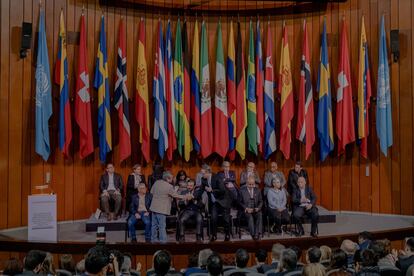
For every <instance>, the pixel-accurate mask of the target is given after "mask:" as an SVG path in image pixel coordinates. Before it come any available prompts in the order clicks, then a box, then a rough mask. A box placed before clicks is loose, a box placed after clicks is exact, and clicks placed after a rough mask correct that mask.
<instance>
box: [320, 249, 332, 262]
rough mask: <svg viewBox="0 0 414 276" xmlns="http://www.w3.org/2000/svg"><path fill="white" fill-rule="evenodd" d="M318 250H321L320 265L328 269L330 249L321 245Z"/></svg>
mask: <svg viewBox="0 0 414 276" xmlns="http://www.w3.org/2000/svg"><path fill="white" fill-rule="evenodd" d="M319 250H321V264H322V265H323V266H324V267H328V266H329V263H330V262H331V255H332V249H331V248H330V247H329V246H326V245H322V246H320V247H319Z"/></svg>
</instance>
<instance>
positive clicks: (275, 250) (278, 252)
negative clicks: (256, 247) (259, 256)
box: [272, 243, 285, 261]
mask: <svg viewBox="0 0 414 276" xmlns="http://www.w3.org/2000/svg"><path fill="white" fill-rule="evenodd" d="M283 250H285V246H284V245H283V244H281V243H275V244H273V246H272V261H280V257H281V256H282V251H283Z"/></svg>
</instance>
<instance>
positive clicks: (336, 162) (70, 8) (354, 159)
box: [0, 0, 414, 229]
mask: <svg viewBox="0 0 414 276" xmlns="http://www.w3.org/2000/svg"><path fill="white" fill-rule="evenodd" d="M42 2H43V3H42V7H43V8H44V9H45V13H46V32H47V41H48V49H49V61H50V68H51V72H52V74H51V77H52V78H53V77H54V75H53V71H54V66H55V62H56V54H57V47H58V45H57V41H58V30H59V16H60V10H61V9H63V11H64V14H65V21H66V30H67V32H78V31H79V20H80V16H81V14H82V6H83V5H85V10H84V13H85V19H86V29H87V47H88V66H89V78H90V93H91V97H92V102H91V103H92V117H93V118H92V122H93V127H94V129H96V126H97V118H96V114H97V90H96V89H95V88H93V80H94V73H95V60H96V50H97V46H98V42H99V29H100V20H101V15H102V13H103V14H104V15H105V30H106V34H107V46H108V47H107V48H108V49H107V50H108V70H109V74H108V75H109V84H110V86H109V87H110V94H111V97H112V98H113V94H114V84H115V80H116V74H115V72H116V53H117V42H118V27H119V20H120V19H121V17H124V20H125V22H126V28H127V38H126V42H127V74H128V80H127V87H128V92H129V97H130V99H131V102H130V112H131V113H130V115H131V116H130V119H131V122H130V125H131V141H132V155H131V157H130V158H128V159H127V160H126V161H125V162H122V163H120V162H119V156H118V155H119V139H118V129H119V122H118V118H117V112H116V110H115V109H114V108H112V109H111V112H112V114H111V115H112V137H113V152H112V153H111V154H110V155H109V156H108V160H112V161H113V162H114V163H115V166H116V169H117V171H118V172H119V173H121V175H122V176H123V177H124V179H125V180H126V177H127V175H128V174H129V173H130V171H131V169H130V168H131V166H132V165H133V164H134V163H137V162H139V163H141V162H143V159H142V155H141V151H140V145H139V143H138V142H137V140H138V135H139V131H138V125H137V123H136V121H135V115H134V112H135V110H134V104H135V81H136V62H137V54H138V53H137V42H138V27H139V21H140V18H141V17H143V18H145V22H146V26H145V27H146V50H147V51H146V58H147V64H148V68H147V70H148V84H149V101H150V110H151V114H153V113H152V112H153V97H152V78H153V68H154V57H155V49H154V47H153V46H154V45H155V40H156V32H157V23H158V14H157V12H156V11H153V10H149V9H148V10H127V9H125V8H117V7H108V6H101V5H100V4H99V0H95V1H86V0H75V1H70V0H56V1H51V0H46V1H42ZM412 2H413V1H401V0H396V1H392V4H393V5H391V1H390V0H370V1H362V0H349V1H347V2H345V3H334V4H329V5H328V8H327V10H326V11H321V13H308V14H304V15H300V16H296V15H271V16H270V24H269V27H270V28H271V31H272V35H273V65H274V72H275V80H276V82H277V81H278V71H279V63H280V42H281V35H282V21H283V20H286V25H287V28H288V31H289V49H290V58H291V66H292V73H293V75H292V78H293V91H294V93H295V96H296V97H297V96H298V93H299V81H300V77H299V73H300V57H301V51H302V24H303V19H304V18H306V19H307V23H308V38H309V42H310V45H309V48H310V52H311V72H312V80H313V87H314V96H315V97H317V91H316V80H317V72H318V65H319V51H320V34H321V32H322V24H323V20H324V18H325V17H326V20H327V30H328V36H329V49H328V50H329V59H330V66H331V88H332V96H333V97H335V95H336V88H337V73H338V68H337V67H338V54H339V52H338V51H339V45H338V44H339V31H340V26H341V21H342V15H345V19H346V22H347V27H348V39H349V46H350V47H349V49H350V53H349V54H350V59H351V60H350V62H351V71H352V75H351V80H352V88H353V95H354V96H355V97H357V81H358V78H357V72H358V55H359V49H358V46H359V38H360V21H361V16H362V15H365V24H366V32H367V37H368V43H369V54H370V68H371V78H372V88H373V95H374V96H376V86H377V70H378V69H377V65H378V32H379V22H380V18H381V16H382V14H383V13H385V19H386V33H387V39H388V43H389V30H390V29H400V51H401V56H400V61H399V62H398V63H394V62H391V55H390V53H389V56H390V71H391V95H392V108H393V133H394V145H393V147H392V149H391V150H390V155H391V157H389V158H386V157H384V156H383V155H382V153H381V152H380V151H379V147H378V141H377V137H376V128H375V127H376V125H375V109H376V105H375V102H372V105H371V110H370V116H371V120H370V138H369V141H370V143H369V144H370V146H369V155H370V159H368V160H364V159H362V158H361V157H360V156H359V148H358V147H357V146H355V145H352V146H350V147H349V148H348V149H347V154H346V155H343V156H341V157H339V158H338V157H337V156H336V152H337V151H336V149H335V152H334V153H333V154H332V155H331V156H329V157H328V158H327V160H326V161H325V162H322V163H321V162H320V160H319V145H318V144H319V143H318V141H316V143H315V146H314V148H313V153H312V155H311V157H310V159H309V160H308V161H304V162H303V163H304V166H305V168H307V169H308V171H309V177H310V184H311V185H312V186H313V188H314V190H315V192H316V194H317V196H318V202H319V203H320V204H322V205H323V206H324V207H326V208H328V209H334V210H354V211H368V212H370V211H372V212H381V213H395V214H413V213H414V210H413V208H414V206H413V203H412V198H413V196H414V193H413V184H412V177H413V175H412V167H413V162H412V156H413V147H412V140H413V123H412V119H413V118H414V113H413V110H412V109H413V96H412V93H411V91H412V76H413V74H414V73H413V72H414V70H412V64H413V62H414V55H413V54H412V34H413V22H414V21H413V20H412V16H413V12H414V4H413V3H412ZM182 3H183V2H182V1H181V0H175V1H173V2H172V3H168V4H166V5H172V6H176V5H182ZM395 3H397V4H396V5H395ZM228 4H229V2H228V1H224V2H223V1H219V3H218V4H217V5H219V6H227V5H228ZM233 4H234V3H232V4H231V5H233ZM213 5H216V4H213V3H212V4H211V5H210V4H208V3H203V5H202V8H203V9H208V8H209V7H210V6H211V7H212V6H213ZM238 5H239V6H240V7H247V6H251V5H255V6H257V7H260V6H264V5H265V4H264V3H263V1H260V2H255V3H254V4H252V3H250V2H249V1H246V0H244V1H239V2H238ZM273 5H274V6H278V5H282V6H285V5H288V4H287V3H280V4H279V3H278V4H276V3H274V4H273ZM0 7H1V9H0V14H1V19H0V22H1V26H0V36H1V38H2V40H3V41H7V40H9V43H2V45H1V46H0V63H1V68H0V88H1V89H0V116H1V118H2V120H0V129H4V130H7V131H2V132H1V133H0V151H1V152H2V154H1V157H0V178H1V179H2V180H4V181H1V182H0V207H1V208H0V210H1V211H0V228H1V229H2V228H9V227H14V226H20V225H25V224H26V221H27V196H28V195H29V194H31V193H33V192H34V186H36V185H40V184H43V183H44V180H45V173H46V172H51V174H52V189H53V190H54V192H56V193H57V195H58V202H59V204H58V219H59V220H71V219H82V218H86V217H88V216H89V214H90V213H91V212H92V211H94V210H95V209H96V208H97V206H98V200H97V198H98V190H99V188H98V182H99V178H100V175H101V174H102V172H103V170H104V166H103V165H102V164H101V163H100V161H99V159H98V152H99V149H98V147H97V145H98V137H97V135H96V133H95V136H94V143H95V145H96V147H95V153H94V154H92V155H91V156H90V157H87V158H86V159H85V160H80V159H79V153H78V151H79V141H78V140H79V130H78V127H77V126H76V123H75V120H74V117H73V116H72V118H73V119H72V123H73V126H72V129H73V141H72V145H71V156H70V158H69V159H64V158H63V156H62V154H61V152H60V150H59V149H58V115H59V106H58V96H59V88H58V86H57V85H53V96H54V97H53V112H54V114H53V116H52V118H51V120H50V121H49V125H50V133H51V146H52V154H51V157H50V160H49V161H48V162H43V161H42V159H41V158H40V157H39V156H38V155H37V154H36V153H35V152H34V135H35V129H34V97H35V92H34V88H35V79H34V70H35V61H36V56H35V55H36V50H37V45H36V42H37V35H36V34H37V28H38V17H39V15H38V13H39V0H32V1H31V0H18V1H11V0H4V1H1V6H0ZM169 18H170V19H171V21H172V32H173V36H174V35H175V29H176V20H177V15H161V20H162V23H163V31H164V35H165V31H166V26H167V20H168V19H169ZM259 18H260V20H261V34H262V46H263V54H264V53H265V45H266V44H265V42H266V39H267V38H266V35H265V34H266V30H267V20H268V17H267V15H265V14H260V15H259ZM217 19H218V18H216V17H205V20H206V22H207V29H208V37H209V65H210V80H211V87H214V78H215V54H216V53H215V52H216V28H217V22H218V20H217ZM252 19H253V23H254V28H256V20H257V17H256V15H255V16H253V17H252ZM23 20H24V21H28V22H33V33H34V35H33V36H34V39H33V42H32V46H33V47H32V49H31V50H29V52H28V57H26V59H24V60H21V59H20V58H19V55H18V50H19V48H20V44H19V43H20V26H21V22H22V21H23ZM183 20H184V16H183V15H182V16H181V22H182V23H183ZM198 20H199V24H201V21H202V15H201V14H200V15H199V16H198ZM230 20H231V16H226V17H222V18H221V22H222V32H223V46H224V54H225V55H227V41H228V37H227V36H228V30H229V26H230ZM187 21H188V24H187V25H188V26H187V27H188V30H187V31H188V34H189V44H190V50H191V49H192V48H191V45H192V37H193V29H194V21H195V15H194V14H191V15H187ZM240 21H241V28H242V36H243V47H244V53H245V55H244V58H246V57H247V51H248V47H247V46H248V41H247V40H246V39H248V37H249V30H248V28H249V21H250V18H249V17H242V18H240ZM236 22H237V19H236V18H234V19H233V24H234V25H233V27H234V29H235V31H237V25H236ZM199 27H201V25H200V26H199ZM254 31H256V30H254ZM78 52H79V47H78V45H77V44H76V43H75V44H73V43H68V45H67V55H68V62H69V93H70V96H71V97H74V96H75V84H76V73H77V69H76V68H77V57H78ZM246 62H247V61H246ZM246 62H245V64H246ZM400 68H404V69H400ZM22 76H23V77H24V80H26V81H23V82H22V81H18V80H20V79H21V77H22ZM400 87H401V89H400ZM402 88H404V89H402ZM276 91H277V90H276V89H275V95H277V94H276ZM212 93H213V91H212ZM213 94H214V93H213ZM213 101H214V98H213ZM112 103H113V102H112ZM70 104H71V107H72V112H74V103H73V102H71V103H70ZM314 104H315V117H316V116H317V102H316V101H315V102H314ZM275 107H276V131H277V143H278V146H279V142H280V141H279V130H280V102H279V101H276V103H275ZM333 107H334V108H333V109H334V110H333V111H334V112H333V115H334V116H335V102H333ZM296 112H297V102H295V114H296ZM407 114H408V115H407ZM315 121H316V120H315ZM334 121H335V117H334ZM150 125H151V133H152V131H153V129H152V128H153V118H151V119H150ZM295 131H296V118H295V119H294V120H293V122H292V138H293V139H292V145H291V160H284V158H283V156H282V155H281V153H280V152H279V151H278V152H277V153H275V154H273V155H272V156H271V160H276V161H277V162H278V163H279V168H280V170H282V171H283V172H284V173H285V174H286V175H287V173H288V171H289V169H290V168H291V167H292V166H293V160H294V159H304V147H303V145H300V143H299V142H297V141H296V140H295V139H294V137H295ZM151 146H152V151H151V156H152V157H153V159H154V160H158V157H157V156H156V142H155V141H153V142H152V144H151ZM248 158H249V159H251V160H254V161H255V162H256V163H257V169H258V171H259V173H260V175H263V173H264V171H265V169H266V168H267V167H268V162H264V161H263V160H261V159H260V160H259V159H258V158H256V157H253V156H252V155H250V154H248ZM192 160H194V163H185V162H182V161H181V160H180V159H178V158H177V159H175V160H174V161H173V162H165V164H166V166H167V167H169V168H170V169H171V170H172V171H173V172H174V173H176V172H177V171H178V170H180V169H181V168H184V169H185V170H186V171H187V173H188V174H189V175H190V176H192V177H194V176H195V174H196V173H197V172H198V170H199V166H200V165H201V163H202V161H201V160H196V159H195V155H194V157H193V159H192ZM221 161H222V160H221V159H220V158H216V159H215V158H210V159H209V160H208V162H209V163H211V165H212V167H213V170H215V171H217V170H219V168H220V164H221ZM245 165H246V161H240V160H237V161H235V162H234V164H233V169H234V170H235V171H236V173H237V174H238V175H239V174H240V172H241V171H242V170H243V169H244V168H245ZM367 171H368V173H369V175H368V176H366V172H367ZM144 172H145V174H147V175H148V174H149V173H150V172H151V164H147V165H146V166H144Z"/></svg>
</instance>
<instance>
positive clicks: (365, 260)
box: [354, 249, 381, 276]
mask: <svg viewBox="0 0 414 276" xmlns="http://www.w3.org/2000/svg"><path fill="white" fill-rule="evenodd" d="M354 262H355V275H357V276H375V275H378V276H380V275H381V274H380V269H379V267H378V265H377V262H378V259H377V256H376V255H375V253H374V251H372V250H371V249H363V250H360V249H359V250H357V252H355V256H354Z"/></svg>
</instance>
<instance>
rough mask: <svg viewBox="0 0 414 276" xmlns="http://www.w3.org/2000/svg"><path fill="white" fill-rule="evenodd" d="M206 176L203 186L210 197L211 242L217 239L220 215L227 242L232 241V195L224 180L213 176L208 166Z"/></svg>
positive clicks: (205, 170)
mask: <svg viewBox="0 0 414 276" xmlns="http://www.w3.org/2000/svg"><path fill="white" fill-rule="evenodd" d="M203 170H204V174H203V177H202V178H201V186H202V187H203V189H204V190H205V191H206V193H207V196H208V208H209V212H210V213H211V238H210V240H211V241H215V240H216V239H217V220H218V215H219V214H223V220H224V232H225V238H224V240H225V241H229V240H230V219H231V218H230V208H231V204H232V201H233V199H232V197H233V196H232V193H231V191H230V189H227V188H226V185H224V182H223V179H222V178H221V177H217V175H213V174H212V173H211V168H210V166H208V165H204V166H203Z"/></svg>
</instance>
